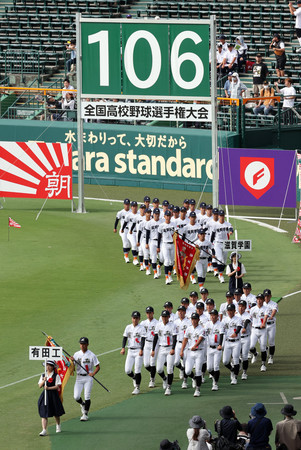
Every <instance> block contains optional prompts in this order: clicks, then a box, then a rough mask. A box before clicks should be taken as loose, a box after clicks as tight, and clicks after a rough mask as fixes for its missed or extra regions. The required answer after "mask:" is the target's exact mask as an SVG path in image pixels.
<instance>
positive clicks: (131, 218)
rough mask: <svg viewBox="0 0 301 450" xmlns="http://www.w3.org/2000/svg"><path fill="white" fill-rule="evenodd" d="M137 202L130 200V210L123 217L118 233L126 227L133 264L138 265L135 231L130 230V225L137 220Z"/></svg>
mask: <svg viewBox="0 0 301 450" xmlns="http://www.w3.org/2000/svg"><path fill="white" fill-rule="evenodd" d="M137 210H138V203H137V202H135V201H133V202H131V211H129V212H128V213H127V214H126V216H125V219H124V222H123V225H122V227H121V229H120V233H124V230H125V229H127V230H128V234H127V237H128V240H129V241H130V243H131V248H132V254H133V257H134V259H133V264H134V266H139V261H138V249H137V239H136V233H131V232H130V230H131V228H132V225H133V224H134V223H135V222H136V220H137V216H138V212H137Z"/></svg>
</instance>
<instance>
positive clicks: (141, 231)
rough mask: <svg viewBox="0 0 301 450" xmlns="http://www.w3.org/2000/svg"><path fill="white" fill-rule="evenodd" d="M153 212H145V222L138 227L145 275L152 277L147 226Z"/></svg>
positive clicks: (138, 243) (138, 240) (147, 210)
mask: <svg viewBox="0 0 301 450" xmlns="http://www.w3.org/2000/svg"><path fill="white" fill-rule="evenodd" d="M151 214H152V210H151V209H150V208H147V209H146V210H145V220H142V221H141V222H140V223H139V225H138V227H137V247H138V248H139V255H140V252H141V253H142V255H143V262H144V266H145V269H146V271H145V275H151V271H150V264H149V249H147V248H146V224H147V222H149V221H150V220H151Z"/></svg>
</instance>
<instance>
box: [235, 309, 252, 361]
mask: <svg viewBox="0 0 301 450" xmlns="http://www.w3.org/2000/svg"><path fill="white" fill-rule="evenodd" d="M236 314H237V316H238V317H240V318H241V320H242V327H243V328H244V324H245V321H246V320H249V321H250V323H248V324H247V327H246V332H245V333H242V332H240V338H241V356H242V360H243V361H247V360H248V353H249V351H250V343H251V329H252V319H251V316H250V313H249V312H248V311H245V312H244V313H243V314H239V312H238V313H236Z"/></svg>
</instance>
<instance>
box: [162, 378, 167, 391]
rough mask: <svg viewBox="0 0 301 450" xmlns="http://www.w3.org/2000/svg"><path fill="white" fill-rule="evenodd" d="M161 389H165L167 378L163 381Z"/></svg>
mask: <svg viewBox="0 0 301 450" xmlns="http://www.w3.org/2000/svg"><path fill="white" fill-rule="evenodd" d="M162 386H163V389H166V388H167V378H166V380H163V385H162Z"/></svg>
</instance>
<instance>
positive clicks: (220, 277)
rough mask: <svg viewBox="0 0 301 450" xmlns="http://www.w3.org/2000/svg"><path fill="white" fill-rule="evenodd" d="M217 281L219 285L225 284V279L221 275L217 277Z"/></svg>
mask: <svg viewBox="0 0 301 450" xmlns="http://www.w3.org/2000/svg"><path fill="white" fill-rule="evenodd" d="M218 279H219V282H220V283H224V282H225V279H224V277H223V275H219V276H218Z"/></svg>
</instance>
